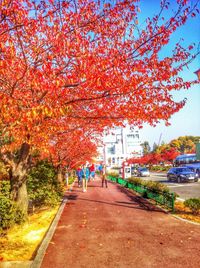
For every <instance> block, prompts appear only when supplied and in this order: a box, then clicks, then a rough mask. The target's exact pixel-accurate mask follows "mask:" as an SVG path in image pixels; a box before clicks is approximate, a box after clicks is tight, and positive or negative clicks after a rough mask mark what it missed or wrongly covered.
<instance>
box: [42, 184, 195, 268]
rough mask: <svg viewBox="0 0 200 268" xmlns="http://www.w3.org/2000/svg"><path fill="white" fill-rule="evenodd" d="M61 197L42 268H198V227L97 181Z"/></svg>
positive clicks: (123, 191)
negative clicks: (62, 201) (60, 208)
mask: <svg viewBox="0 0 200 268" xmlns="http://www.w3.org/2000/svg"><path fill="white" fill-rule="evenodd" d="M66 195H67V197H68V202H67V203H66V205H65V207H64V210H63V213H62V215H61V218H60V220H59V222H58V225H57V228H56V231H55V233H54V236H53V238H52V240H51V242H50V244H49V246H48V248H47V250H46V253H45V256H44V259H43V262H42V265H41V268H86V267H87V268H104V267H105V268H107V267H108V268H111V267H112V268H126V267H129V268H130V267H133V268H137V267H139V268H145V267H149V268H151V267H159V268H162V267H165V266H166V267H168V268H169V267H175V268H179V267H180V268H185V267H191V268H196V267H200V226H198V225H193V224H190V223H186V222H183V221H181V220H178V219H175V218H174V217H172V216H171V215H168V214H166V213H164V212H162V211H160V210H159V209H157V208H155V207H153V206H152V205H148V203H147V201H144V200H143V199H142V198H140V197H138V196H135V195H133V194H130V193H129V192H128V191H127V190H125V189H123V188H121V187H120V186H118V185H116V184H114V183H111V182H109V184H108V188H102V187H101V181H100V180H99V179H96V180H95V181H92V182H90V184H89V187H88V191H87V192H86V193H83V192H82V191H81V189H80V188H78V187H77V184H75V186H74V188H73V190H72V192H68V193H67V194H66Z"/></svg>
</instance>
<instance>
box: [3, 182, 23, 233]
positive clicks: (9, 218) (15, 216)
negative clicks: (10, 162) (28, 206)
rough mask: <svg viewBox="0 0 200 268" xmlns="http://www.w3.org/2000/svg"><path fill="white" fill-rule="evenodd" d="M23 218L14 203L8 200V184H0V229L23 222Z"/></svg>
mask: <svg viewBox="0 0 200 268" xmlns="http://www.w3.org/2000/svg"><path fill="white" fill-rule="evenodd" d="M24 220H25V216H24V214H23V212H22V211H21V210H20V208H18V207H17V205H16V203H15V202H13V201H11V200H10V182H9V181H1V183H0V229H8V228H10V227H12V226H13V225H14V224H16V223H17V224H20V223H22V222H24Z"/></svg>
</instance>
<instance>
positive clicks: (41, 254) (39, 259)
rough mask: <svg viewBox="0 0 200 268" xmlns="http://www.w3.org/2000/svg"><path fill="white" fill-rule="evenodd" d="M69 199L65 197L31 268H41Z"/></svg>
mask: <svg viewBox="0 0 200 268" xmlns="http://www.w3.org/2000/svg"><path fill="white" fill-rule="evenodd" d="M67 200H68V199H67V198H66V197H64V198H63V201H62V204H61V205H60V208H59V209H58V212H57V214H56V216H55V218H54V220H53V222H52V223H51V225H50V228H49V230H48V231H47V234H46V236H45V238H44V239H43V241H42V243H41V244H40V247H39V249H38V251H37V254H36V257H35V258H34V260H33V262H32V264H31V265H30V268H39V267H40V266H41V263H42V260H43V258H44V255H45V251H46V249H47V247H48V245H49V242H50V241H51V238H52V237H53V234H54V232H55V229H56V227H57V224H58V221H59V219H60V216H61V214H62V212H63V210H64V207H65V204H66V203H67Z"/></svg>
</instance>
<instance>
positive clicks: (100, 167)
mask: <svg viewBox="0 0 200 268" xmlns="http://www.w3.org/2000/svg"><path fill="white" fill-rule="evenodd" d="M98 170H99V173H100V175H102V174H103V165H102V164H100V165H99V167H98Z"/></svg>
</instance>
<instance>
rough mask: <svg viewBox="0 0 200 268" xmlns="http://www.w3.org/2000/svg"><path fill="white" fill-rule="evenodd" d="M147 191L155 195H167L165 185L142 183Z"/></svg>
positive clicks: (154, 182) (152, 182)
mask: <svg viewBox="0 0 200 268" xmlns="http://www.w3.org/2000/svg"><path fill="white" fill-rule="evenodd" d="M143 184H144V185H145V186H146V187H147V188H148V189H149V190H151V191H152V192H155V193H169V189H168V187H167V186H166V185H164V184H162V183H160V182H156V181H144V183H143Z"/></svg>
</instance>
